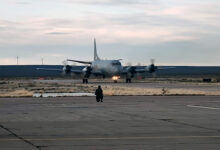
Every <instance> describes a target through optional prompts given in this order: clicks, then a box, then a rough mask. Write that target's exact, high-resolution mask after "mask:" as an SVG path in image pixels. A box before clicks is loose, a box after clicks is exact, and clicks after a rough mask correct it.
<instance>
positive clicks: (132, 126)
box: [0, 96, 220, 150]
mask: <svg viewBox="0 0 220 150" xmlns="http://www.w3.org/2000/svg"><path fill="white" fill-rule="evenodd" d="M0 149H2V150H15V149H16V150H32V149H33V150H34V149H35V150H39V149H41V150H73V149H74V150H146V149H148V150H161V149H162V150H172V149H173V150H177V149H178V150H219V149H220V97H216V96H210V97H209V96H204V97H199V96H194V97H192V96H186V97H176V96H170V97H169V96H164V97H163V96H161V97H160V96H155V97H151V96H115V97H105V98H104V102H103V103H96V102H95V98H94V97H71V98H70V97H63V98H2V99H0Z"/></svg>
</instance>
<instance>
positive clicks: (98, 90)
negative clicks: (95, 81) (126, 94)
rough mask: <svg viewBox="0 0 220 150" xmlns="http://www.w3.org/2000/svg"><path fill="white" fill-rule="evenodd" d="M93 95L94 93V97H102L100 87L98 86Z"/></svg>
mask: <svg viewBox="0 0 220 150" xmlns="http://www.w3.org/2000/svg"><path fill="white" fill-rule="evenodd" d="M95 95H96V98H101V99H102V98H103V92H102V89H101V88H98V89H97V90H96V91H95Z"/></svg>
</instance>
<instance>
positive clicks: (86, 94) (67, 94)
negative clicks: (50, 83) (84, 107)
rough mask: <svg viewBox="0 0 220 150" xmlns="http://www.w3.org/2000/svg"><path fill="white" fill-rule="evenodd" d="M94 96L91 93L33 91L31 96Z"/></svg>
mask: <svg viewBox="0 0 220 150" xmlns="http://www.w3.org/2000/svg"><path fill="white" fill-rule="evenodd" d="M63 96H95V94H93V93H43V94H41V93H34V94H33V97H63Z"/></svg>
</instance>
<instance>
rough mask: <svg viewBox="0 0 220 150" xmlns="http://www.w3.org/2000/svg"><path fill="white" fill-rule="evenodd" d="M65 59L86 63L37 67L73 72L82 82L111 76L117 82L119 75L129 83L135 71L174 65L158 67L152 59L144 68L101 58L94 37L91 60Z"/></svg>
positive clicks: (64, 72)
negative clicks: (49, 67)
mask: <svg viewBox="0 0 220 150" xmlns="http://www.w3.org/2000/svg"><path fill="white" fill-rule="evenodd" d="M67 61H71V62H76V63H81V64H86V65H88V66H85V67H84V68H83V69H82V70H74V69H72V66H70V65H68V64H67V63H65V64H64V67H63V69H46V68H37V69H38V70H45V71H58V72H61V73H62V74H64V75H69V74H74V75H80V76H81V78H82V82H83V83H88V79H89V78H97V77H101V78H112V80H113V81H114V82H117V81H118V79H119V78H120V77H124V78H125V81H126V83H131V79H132V78H134V77H135V75H136V74H137V73H147V72H148V73H154V72H155V71H157V70H161V69H170V68H174V67H166V68H165V67H164V68H158V67H157V66H155V65H154V61H153V60H152V62H151V64H150V65H149V66H146V67H144V68H137V67H136V66H127V67H123V66H122V64H121V62H120V61H121V59H111V60H103V59H100V57H99V56H98V54H97V49H96V40H95V39H94V59H93V61H80V60H73V59H67Z"/></svg>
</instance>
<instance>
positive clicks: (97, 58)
mask: <svg viewBox="0 0 220 150" xmlns="http://www.w3.org/2000/svg"><path fill="white" fill-rule="evenodd" d="M95 60H100V58H99V56H98V54H97V49H96V40H95V39H94V61H95Z"/></svg>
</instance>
